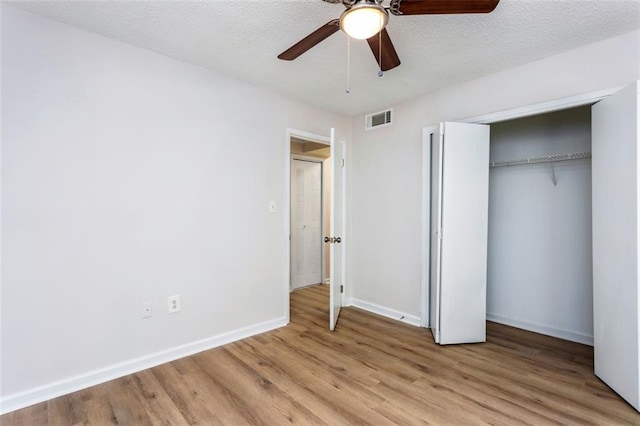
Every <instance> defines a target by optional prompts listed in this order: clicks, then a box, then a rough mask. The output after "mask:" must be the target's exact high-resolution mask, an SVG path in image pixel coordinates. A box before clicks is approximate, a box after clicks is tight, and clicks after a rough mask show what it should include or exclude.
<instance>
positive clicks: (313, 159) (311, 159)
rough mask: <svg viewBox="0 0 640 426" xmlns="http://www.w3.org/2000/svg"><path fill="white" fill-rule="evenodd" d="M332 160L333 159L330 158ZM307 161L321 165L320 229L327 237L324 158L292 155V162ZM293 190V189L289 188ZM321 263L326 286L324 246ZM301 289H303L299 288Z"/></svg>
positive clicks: (321, 276) (323, 280) (322, 278)
mask: <svg viewBox="0 0 640 426" xmlns="http://www.w3.org/2000/svg"><path fill="white" fill-rule="evenodd" d="M329 158H331V157H329ZM294 160H295V161H307V162H309V163H319V164H320V194H321V197H320V199H321V203H320V209H321V210H320V229H321V231H320V232H321V234H322V235H327V229H326V227H325V226H324V225H325V218H326V215H325V203H324V191H325V186H324V174H325V169H324V160H323V159H322V158H318V157H310V156H307V155H301V154H291V160H290V161H291V162H293V161H294ZM289 188H291V187H289ZM289 214H291V200H289ZM289 226H291V224H289ZM289 248H291V241H289ZM289 261H291V259H289ZM320 263H321V264H322V265H321V268H322V270H321V273H320V282H321V283H322V284H326V279H327V277H326V271H325V270H326V263H327V256H325V254H324V246H322V249H321V250H320ZM289 285H291V282H289ZM299 288H301V287H299ZM289 291H291V288H290V289H289Z"/></svg>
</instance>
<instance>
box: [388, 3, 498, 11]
mask: <svg viewBox="0 0 640 426" xmlns="http://www.w3.org/2000/svg"><path fill="white" fill-rule="evenodd" d="M499 2H500V0H391V4H390V5H389V10H390V12H391V13H393V14H394V15H437V14H447V13H489V12H492V11H493V9H495V8H496V6H497V5H498V3H499Z"/></svg>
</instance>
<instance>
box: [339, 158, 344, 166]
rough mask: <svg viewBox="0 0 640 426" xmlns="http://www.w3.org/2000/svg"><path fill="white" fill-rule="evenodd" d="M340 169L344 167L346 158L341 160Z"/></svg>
mask: <svg viewBox="0 0 640 426" xmlns="http://www.w3.org/2000/svg"><path fill="white" fill-rule="evenodd" d="M340 167H344V158H343V159H342V160H340Z"/></svg>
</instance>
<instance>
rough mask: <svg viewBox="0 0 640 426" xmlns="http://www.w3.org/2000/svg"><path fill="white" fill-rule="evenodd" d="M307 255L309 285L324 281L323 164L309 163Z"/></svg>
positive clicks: (307, 176) (306, 198)
mask: <svg viewBox="0 0 640 426" xmlns="http://www.w3.org/2000/svg"><path fill="white" fill-rule="evenodd" d="M306 168H307V169H306V175H305V178H306V181H305V200H306V209H307V217H306V222H305V224H306V228H305V253H306V266H307V277H306V281H307V285H310V284H319V283H320V282H321V281H322V164H321V163H311V162H307V166H306Z"/></svg>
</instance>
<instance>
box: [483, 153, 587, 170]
mask: <svg viewBox="0 0 640 426" xmlns="http://www.w3.org/2000/svg"><path fill="white" fill-rule="evenodd" d="M588 158H591V153H590V152H577V153H575V154H556V155H547V156H544V157H533V158H523V159H521V160H511V161H492V162H491V163H489V166H490V167H504V166H520V165H523V164H539V163H557V162H558V161H569V160H584V159H588Z"/></svg>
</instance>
